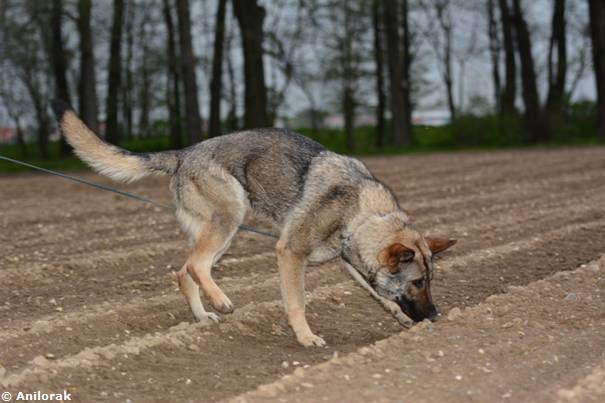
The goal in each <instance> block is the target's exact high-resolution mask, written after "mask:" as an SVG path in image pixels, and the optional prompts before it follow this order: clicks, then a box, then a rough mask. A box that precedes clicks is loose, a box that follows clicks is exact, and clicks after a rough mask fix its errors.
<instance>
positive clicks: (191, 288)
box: [54, 102, 456, 347]
mask: <svg viewBox="0 0 605 403" xmlns="http://www.w3.org/2000/svg"><path fill="white" fill-rule="evenodd" d="M54 109H55V113H56V114H57V119H58V122H59V127H60V129H61V131H62V132H63V134H64V136H65V138H66V139H67V141H68V143H69V144H70V145H71V146H72V147H73V148H74V151H75V153H76V154H77V155H78V156H79V157H80V158H81V159H82V160H83V161H85V162H86V163H87V164H89V165H90V166H91V167H92V168H93V169H94V170H96V171H97V172H99V173H100V174H102V175H105V176H108V177H110V178H112V179H114V180H118V181H126V182H132V181H135V180H138V179H141V178H143V177H145V176H148V175H152V174H163V175H169V176H170V190H171V192H172V195H173V197H174V202H175V205H176V218H177V220H178V222H179V224H180V226H181V227H182V228H183V230H184V231H185V232H186V233H187V235H188V236H189V238H190V241H191V243H192V245H193V250H192V252H191V254H190V256H189V257H188V259H187V261H186V263H185V264H184V265H183V268H182V269H181V270H180V271H179V272H178V274H177V277H178V283H179V287H180V290H181V292H182V293H183V295H184V296H185V298H186V300H187V302H188V304H189V307H190V308H191V311H192V313H193V315H194V316H195V318H196V319H197V320H199V321H201V322H208V323H210V322H218V321H219V316H218V315H216V314H215V313H212V312H208V311H206V309H205V308H204V305H203V304H202V301H201V299H200V293H199V288H201V289H202V292H203V293H204V295H205V296H206V297H207V299H208V300H209V301H210V304H212V306H213V307H214V308H215V309H216V310H217V311H219V312H221V313H230V312H232V311H233V304H232V303H231V300H230V299H229V297H227V295H225V293H224V292H223V291H222V290H221V289H220V288H219V286H218V285H217V284H216V283H215V282H214V280H213V278H212V274H211V271H212V267H213V265H214V264H215V263H216V262H217V261H218V260H219V259H220V258H221V256H222V255H223V253H225V251H226V250H227V248H229V245H230V243H231V240H232V239H233V237H234V235H235V233H236V232H237V231H238V227H239V226H240V225H241V224H242V222H243V220H244V216H245V215H246V213H247V212H248V211H251V212H252V213H253V214H255V215H256V216H258V217H262V218H263V219H265V220H267V221H268V222H270V223H271V225H272V226H273V227H274V228H275V229H276V230H277V231H279V240H278V241H277V244H276V247H275V252H276V255H277V263H278V269H279V275H280V286H281V291H282V296H283V302H284V308H285V311H286V314H287V317H288V323H289V325H290V327H291V328H292V330H293V331H294V333H295V335H296V338H297V340H298V342H299V343H300V344H302V345H303V346H306V347H307V346H323V345H325V341H324V340H323V339H322V338H321V337H319V336H317V335H315V334H314V333H313V332H312V331H311V329H310V327H309V325H308V323H307V320H306V318H305V295H304V273H305V267H306V264H307V263H308V262H323V261H328V260H331V259H335V258H338V257H339V256H340V257H342V259H343V260H344V261H345V262H346V265H347V268H348V269H349V271H350V272H351V274H352V275H353V277H354V278H355V279H356V280H357V281H359V282H360V283H361V284H362V285H363V286H364V287H365V288H367V289H368V290H369V291H370V292H371V294H372V295H373V296H374V297H375V298H377V299H378V300H379V301H381V303H382V304H383V305H384V306H385V308H386V309H387V310H389V311H390V312H391V313H393V314H394V315H395V317H396V318H397V319H398V320H399V321H400V322H401V323H402V324H406V323H407V322H408V321H409V320H410V319H411V321H413V322H418V321H422V320H424V319H431V320H432V319H434V318H435V317H436V315H437V310H436V308H435V305H434V304H433V302H432V297H431V291H430V286H431V278H432V274H433V264H432V259H433V256H435V254H437V253H440V252H442V251H444V250H446V249H447V248H449V247H450V246H452V245H453V244H454V243H455V242H456V241H455V240H450V239H445V238H443V239H442V238H429V237H423V236H422V235H421V234H420V232H419V231H418V230H416V229H415V228H414V226H413V225H412V223H411V221H410V219H409V217H408V216H407V214H406V213H405V212H404V211H403V210H402V209H401V208H400V206H399V203H398V201H397V199H396V197H395V195H394V194H393V192H392V191H391V190H390V189H389V188H388V187H387V186H386V185H384V184H383V183H381V182H380V181H379V180H377V179H376V178H375V177H374V176H373V175H372V174H371V173H370V171H369V170H368V169H367V168H366V166H365V165H364V164H363V163H361V162H360V161H359V160H357V159H354V158H350V157H346V156H342V155H338V154H335V153H333V152H331V151H328V150H326V149H325V148H324V147H323V146H322V145H320V144H319V143H316V142H315V141H313V140H311V139H309V138H307V137H304V136H302V135H299V134H296V133H293V132H290V131H287V130H282V129H273V128H268V129H255V130H247V131H241V132H236V133H232V134H228V135H224V136H220V137H215V138H211V139H208V140H205V141H202V142H200V143H198V144H195V145H192V146H190V147H187V148H184V149H182V150H177V151H164V152H157V153H136V154H135V153H131V152H129V151H127V150H124V149H121V148H119V147H116V146H114V145H111V144H108V143H105V142H104V141H102V140H101V139H100V138H99V137H97V136H96V135H95V134H94V133H93V132H92V131H91V130H90V129H89V128H88V127H87V126H86V125H85V124H84V123H83V122H82V121H81V120H80V119H79V118H78V116H77V115H76V113H75V112H74V111H73V110H72V109H71V108H70V107H69V105H67V104H64V103H61V102H55V104H54Z"/></svg>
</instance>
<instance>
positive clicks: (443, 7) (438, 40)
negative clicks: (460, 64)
mask: <svg viewBox="0 0 605 403" xmlns="http://www.w3.org/2000/svg"><path fill="white" fill-rule="evenodd" d="M421 5H422V7H423V9H424V11H425V13H426V14H427V16H428V19H429V20H430V21H436V22H437V24H438V26H439V30H435V29H434V27H427V28H426V29H425V35H426V36H427V37H428V38H429V39H430V41H431V42H432V48H433V51H434V52H435V55H436V57H437V59H438V61H439V64H440V70H441V78H442V80H443V85H444V86H445V93H446V97H447V105H448V110H449V112H450V117H451V119H452V120H454V119H455V118H456V103H455V100H454V78H453V73H452V54H453V52H454V50H453V48H452V47H453V30H454V27H453V21H452V15H451V13H452V10H451V0H431V1H430V2H427V1H422V2H421Z"/></svg>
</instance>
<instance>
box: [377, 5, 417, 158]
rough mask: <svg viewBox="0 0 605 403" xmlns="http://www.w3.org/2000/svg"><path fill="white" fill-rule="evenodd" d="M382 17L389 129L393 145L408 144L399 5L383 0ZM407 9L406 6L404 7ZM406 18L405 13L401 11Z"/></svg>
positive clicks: (406, 87) (408, 133) (408, 130)
mask: <svg viewBox="0 0 605 403" xmlns="http://www.w3.org/2000/svg"><path fill="white" fill-rule="evenodd" d="M383 6H384V8H383V18H384V27H385V39H386V45H387V61H388V67H389V89H390V95H391V131H392V133H393V135H392V138H393V145H395V146H396V147H401V146H409V145H411V144H412V133H411V132H410V125H408V124H407V122H406V120H407V117H408V116H410V112H409V110H407V109H406V103H405V99H404V98H405V97H406V95H407V96H408V97H409V94H405V92H406V91H409V87H408V86H403V85H402V84H403V75H402V61H401V53H400V51H401V41H400V36H399V11H400V10H399V7H398V5H397V1H395V0H385V1H384V3H383ZM406 9H407V8H406ZM403 16H404V18H407V13H403Z"/></svg>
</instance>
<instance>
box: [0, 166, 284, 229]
mask: <svg viewBox="0 0 605 403" xmlns="http://www.w3.org/2000/svg"><path fill="white" fill-rule="evenodd" d="M0 159H1V160H4V161H8V162H12V163H13V164H17V165H22V166H24V167H28V168H31V169H34V170H36V171H40V172H44V173H46V174H49V175H54V176H58V177H60V178H63V179H66V180H70V181H72V182H77V183H81V184H83V185H87V186H90V187H93V188H95V189H99V190H104V191H106V192H112V193H116V194H119V195H120V196H124V197H128V198H130V199H134V200H138V201H141V202H144V203H149V204H152V205H154V206H156V207H162V208H165V209H170V210H175V206H174V205H172V204H164V203H160V202H157V201H155V200H151V199H148V198H146V197H143V196H138V195H135V194H132V193H128V192H125V191H123V190H119V189H115V188H112V187H110V186H105V185H101V184H100V183H95V182H91V181H87V180H85V179H82V178H78V177H76V176H71V175H67V174H64V173H61V172H57V171H52V170H50V169H46V168H42V167H39V166H36V165H32V164H28V163H27V162H23V161H19V160H15V159H13V158H9V157H5V156H3V155H0ZM239 229H240V230H242V231H247V232H252V233H254V234H258V235H262V236H266V237H268V238H274V239H278V236H277V235H275V234H271V233H269V232H265V231H261V230H258V229H256V228H252V227H248V226H247V225H240V226H239Z"/></svg>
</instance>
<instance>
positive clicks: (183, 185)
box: [173, 174, 247, 321]
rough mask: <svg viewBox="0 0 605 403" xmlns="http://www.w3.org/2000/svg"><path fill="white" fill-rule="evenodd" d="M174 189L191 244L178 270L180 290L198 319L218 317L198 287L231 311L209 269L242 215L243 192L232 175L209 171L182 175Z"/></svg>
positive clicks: (218, 307)
mask: <svg viewBox="0 0 605 403" xmlns="http://www.w3.org/2000/svg"><path fill="white" fill-rule="evenodd" d="M173 189H174V191H175V193H176V196H177V197H176V198H177V200H178V202H179V203H177V204H178V205H179V207H178V208H177V219H178V221H179V223H180V224H181V226H182V227H183V229H184V230H185V231H186V232H187V233H188V234H189V237H190V240H191V242H192V244H193V250H192V252H191V254H190V255H189V258H188V259H187V262H186V263H185V265H184V266H183V269H181V271H180V272H179V286H180V289H181V292H182V293H183V294H184V295H185V298H186V299H187V302H188V303H189V306H190V307H191V310H192V312H193V315H194V316H195V317H196V318H197V319H198V320H200V321H204V320H206V319H207V318H210V319H218V317H216V315H214V314H210V313H207V312H206V311H205V310H204V306H203V304H202V302H201V300H200V294H199V288H201V289H202V291H203V293H204V295H205V296H206V298H208V300H209V301H210V303H211V304H212V306H213V307H214V308H215V309H216V310H217V311H219V312H222V313H229V312H232V311H233V304H232V303H231V300H230V299H229V298H228V297H227V296H226V295H225V293H224V292H223V291H222V290H221V289H220V288H219V286H218V285H217V284H216V283H215V282H214V279H213V278H212V274H211V271H212V266H213V265H214V264H215V263H216V262H217V261H218V260H219V259H220V258H221V256H222V255H223V253H224V252H225V251H226V250H227V248H228V247H229V245H230V243H231V240H232V238H233V236H234V235H235V233H236V232H237V229H238V227H239V225H240V224H241V223H242V221H243V219H244V215H245V213H246V209H247V204H246V203H247V201H246V199H245V196H244V195H245V193H244V191H243V189H242V188H241V185H240V184H239V183H238V182H237V181H236V180H235V179H234V178H232V177H229V176H228V175H224V176H216V175H212V174H208V175H206V176H204V177H203V178H196V179H195V180H192V179H191V178H187V179H181V180H180V182H179V183H175V184H174V186H173ZM213 315H214V316H213Z"/></svg>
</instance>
